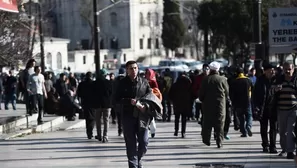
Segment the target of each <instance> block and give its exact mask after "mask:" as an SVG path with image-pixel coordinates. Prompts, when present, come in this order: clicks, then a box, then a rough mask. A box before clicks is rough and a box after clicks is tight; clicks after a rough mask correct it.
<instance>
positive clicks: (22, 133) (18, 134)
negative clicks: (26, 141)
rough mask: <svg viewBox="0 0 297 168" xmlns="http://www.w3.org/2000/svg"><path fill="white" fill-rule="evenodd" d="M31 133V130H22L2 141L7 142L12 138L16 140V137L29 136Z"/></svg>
mask: <svg viewBox="0 0 297 168" xmlns="http://www.w3.org/2000/svg"><path fill="white" fill-rule="evenodd" d="M31 133H32V129H27V130H22V131H20V132H18V133H14V134H12V135H9V136H7V137H6V138H4V140H9V139H12V138H16V137H18V136H22V135H24V134H31Z"/></svg>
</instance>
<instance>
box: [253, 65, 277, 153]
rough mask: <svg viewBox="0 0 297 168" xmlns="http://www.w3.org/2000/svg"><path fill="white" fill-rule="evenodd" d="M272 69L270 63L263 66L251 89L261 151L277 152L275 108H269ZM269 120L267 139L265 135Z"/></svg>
mask: <svg viewBox="0 0 297 168" xmlns="http://www.w3.org/2000/svg"><path fill="white" fill-rule="evenodd" d="M273 76H274V69H273V67H272V65H265V66H264V74H263V75H262V76H260V77H259V78H258V80H257V82H256V84H255V88H254V90H253V94H252V95H253V96H252V97H253V104H254V110H255V112H254V116H255V117H256V119H258V120H259V121H260V132H261V138H262V147H263V152H265V153H267V152H270V153H277V150H276V135H277V114H276V109H273V108H271V106H270V105H271V103H272V102H271V100H272V99H273V98H272V96H271V95H270V94H269V90H270V88H271V85H272V83H273V81H274V80H273ZM268 122H269V126H270V128H269V140H270V143H269V141H268V136H267V130H268Z"/></svg>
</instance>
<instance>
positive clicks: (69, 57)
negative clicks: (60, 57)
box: [68, 54, 75, 62]
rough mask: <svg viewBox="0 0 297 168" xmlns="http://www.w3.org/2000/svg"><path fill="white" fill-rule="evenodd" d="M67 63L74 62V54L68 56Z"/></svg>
mask: <svg viewBox="0 0 297 168" xmlns="http://www.w3.org/2000/svg"><path fill="white" fill-rule="evenodd" d="M68 62H75V58H74V54H68Z"/></svg>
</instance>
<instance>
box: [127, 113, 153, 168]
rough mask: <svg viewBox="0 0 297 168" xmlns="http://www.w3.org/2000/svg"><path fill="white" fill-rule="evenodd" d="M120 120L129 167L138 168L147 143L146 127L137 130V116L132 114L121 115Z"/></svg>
mask: <svg viewBox="0 0 297 168" xmlns="http://www.w3.org/2000/svg"><path fill="white" fill-rule="evenodd" d="M122 122H123V123H122V124H123V129H124V138H125V142H126V152H127V157H128V165H129V168H140V167H141V166H142V165H141V159H142V157H143V156H144V154H145V153H146V151H147V145H148V143H149V136H148V135H149V134H148V129H144V130H139V121H138V118H135V117H133V116H123V121H122ZM136 136H137V137H136ZM137 142H138V147H137Z"/></svg>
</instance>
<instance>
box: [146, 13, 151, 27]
mask: <svg viewBox="0 0 297 168" xmlns="http://www.w3.org/2000/svg"><path fill="white" fill-rule="evenodd" d="M146 20H147V25H148V26H151V21H152V16H151V13H150V12H149V13H147V18H146Z"/></svg>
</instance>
